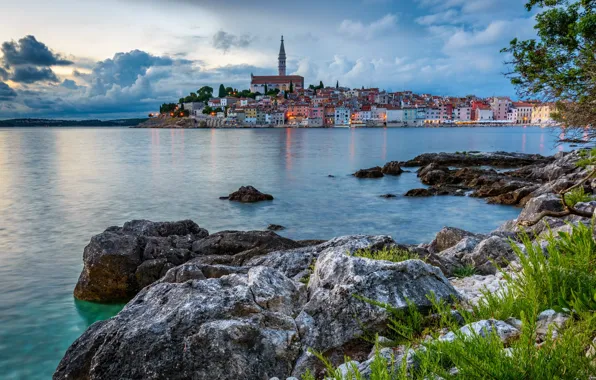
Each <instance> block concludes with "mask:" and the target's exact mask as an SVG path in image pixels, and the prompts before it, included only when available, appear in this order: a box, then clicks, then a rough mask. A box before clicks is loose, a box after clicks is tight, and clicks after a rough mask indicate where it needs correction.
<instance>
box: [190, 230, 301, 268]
mask: <svg viewBox="0 0 596 380" xmlns="http://www.w3.org/2000/svg"><path fill="white" fill-rule="evenodd" d="M301 246H302V245H300V244H299V243H297V242H295V241H293V240H290V239H287V238H284V237H281V236H279V235H278V234H276V233H275V232H272V231H222V232H217V233H215V234H212V235H209V236H208V237H206V238H205V239H201V240H197V241H195V242H194V243H193V244H192V256H193V257H198V256H234V258H233V259H232V261H231V262H230V263H231V264H234V265H243V262H244V261H246V260H248V259H250V258H252V257H254V256H260V255H264V254H267V253H269V252H273V251H277V250H287V249H292V248H299V247H301Z"/></svg>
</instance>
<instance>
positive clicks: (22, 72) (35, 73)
mask: <svg viewBox="0 0 596 380" xmlns="http://www.w3.org/2000/svg"><path fill="white" fill-rule="evenodd" d="M10 80H12V81H13V82H17V83H26V84H31V83H35V82H59V81H60V80H59V79H58V77H57V76H56V74H54V72H53V71H52V69H50V68H49V67H44V68H41V69H38V68H37V67H34V66H19V67H17V68H16V69H15V70H14V72H13V73H12V75H11V76H10Z"/></svg>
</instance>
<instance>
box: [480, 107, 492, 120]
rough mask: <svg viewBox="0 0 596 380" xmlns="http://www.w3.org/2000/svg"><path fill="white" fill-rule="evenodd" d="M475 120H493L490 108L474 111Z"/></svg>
mask: <svg viewBox="0 0 596 380" xmlns="http://www.w3.org/2000/svg"><path fill="white" fill-rule="evenodd" d="M476 120H478V121H487V120H494V119H493V110H492V109H491V108H490V107H478V108H477V109H476Z"/></svg>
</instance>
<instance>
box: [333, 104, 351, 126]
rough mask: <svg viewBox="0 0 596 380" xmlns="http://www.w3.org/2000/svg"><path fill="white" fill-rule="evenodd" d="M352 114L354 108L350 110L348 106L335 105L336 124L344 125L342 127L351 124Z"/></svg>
mask: <svg viewBox="0 0 596 380" xmlns="http://www.w3.org/2000/svg"><path fill="white" fill-rule="evenodd" d="M351 114H352V110H350V109H349V108H348V107H343V106H340V107H335V117H334V121H335V125H336V126H342V127H347V126H349V125H350V117H351Z"/></svg>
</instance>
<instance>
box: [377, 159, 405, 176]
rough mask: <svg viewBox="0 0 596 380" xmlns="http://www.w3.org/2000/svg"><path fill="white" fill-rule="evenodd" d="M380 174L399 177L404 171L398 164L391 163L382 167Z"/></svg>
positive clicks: (395, 162)
mask: <svg viewBox="0 0 596 380" xmlns="http://www.w3.org/2000/svg"><path fill="white" fill-rule="evenodd" d="M382 172H383V174H386V175H400V174H401V173H403V172H404V171H403V169H402V168H401V166H399V162H397V161H391V162H388V163H386V164H385V165H384V166H383V169H382Z"/></svg>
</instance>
